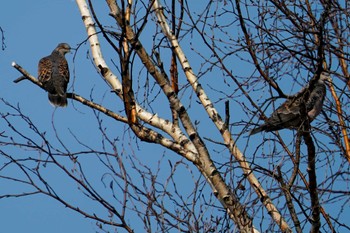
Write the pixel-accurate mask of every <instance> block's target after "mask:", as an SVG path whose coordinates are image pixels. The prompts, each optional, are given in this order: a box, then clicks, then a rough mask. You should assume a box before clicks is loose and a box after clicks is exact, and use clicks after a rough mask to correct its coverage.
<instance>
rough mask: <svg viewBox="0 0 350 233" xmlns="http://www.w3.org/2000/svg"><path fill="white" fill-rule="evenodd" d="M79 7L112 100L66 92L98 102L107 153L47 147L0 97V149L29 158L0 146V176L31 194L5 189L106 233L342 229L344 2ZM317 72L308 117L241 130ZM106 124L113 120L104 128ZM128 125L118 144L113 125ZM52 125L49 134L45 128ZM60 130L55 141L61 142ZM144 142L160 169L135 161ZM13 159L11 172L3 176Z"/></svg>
mask: <svg viewBox="0 0 350 233" xmlns="http://www.w3.org/2000/svg"><path fill="white" fill-rule="evenodd" d="M102 4H104V5H105V7H104V8H103V10H101V8H98V9H99V10H97V5H102ZM76 5H77V7H78V8H79V11H80V14H81V19H82V26H84V27H85V29H86V41H84V42H82V43H81V44H80V45H79V46H78V51H79V47H80V46H81V45H83V44H84V43H87V44H88V47H89V53H90V54H91V61H92V63H91V64H92V65H93V66H94V67H95V68H96V71H97V73H98V74H96V76H98V77H99V78H100V79H99V80H100V82H99V84H98V85H101V86H103V87H104V88H105V89H106V90H109V95H111V96H114V97H115V98H114V99H113V102H109V103H108V104H106V105H104V104H100V103H99V102H98V101H94V99H93V98H91V97H89V96H82V95H80V94H79V93H76V92H71V93H68V98H69V99H70V100H71V102H72V103H74V104H82V105H84V106H85V107H86V108H90V109H92V110H93V111H92V114H91V117H95V118H96V119H97V122H98V132H99V134H101V138H102V145H103V147H102V149H101V150H98V149H96V148H94V146H93V145H86V144H84V142H81V141H80V140H79V138H76V137H74V133H72V135H71V137H72V139H73V140H74V141H75V142H76V144H77V145H79V146H80V147H79V148H82V149H81V150H80V151H76V149H70V148H69V147H68V146H67V145H65V144H64V143H61V145H60V146H55V145H54V143H53V142H51V141H50V140H49V139H48V138H47V137H46V135H45V133H43V131H41V129H39V128H37V127H36V126H35V124H34V123H33V122H32V121H31V118H30V116H27V115H26V114H25V113H23V112H22V111H21V109H20V107H18V106H16V105H13V104H11V103H10V101H8V100H3V101H2V102H3V105H4V106H6V109H9V110H8V111H7V112H2V121H4V122H6V125H7V128H6V129H5V130H4V131H3V132H2V133H1V138H0V140H1V144H2V145H3V146H4V147H5V148H6V147H7V148H8V147H10V148H11V147H18V148H19V149H20V150H23V151H30V153H29V152H28V154H26V155H25V157H24V158H21V159H19V158H18V157H17V155H16V153H13V154H12V153H10V152H7V150H1V154H2V155H3V157H4V159H5V160H6V163H4V165H3V166H2V167H1V170H0V175H1V178H2V179H9V180H11V181H12V182H17V183H18V184H19V185H20V184H22V185H23V186H27V187H30V189H29V191H27V190H26V191H23V192H19V193H8V194H6V195H2V197H21V196H28V195H36V194H41V195H44V196H48V197H51V198H53V199H55V200H57V201H58V203H61V204H63V205H65V206H66V207H68V208H69V209H71V210H72V211H76V212H78V213H80V214H81V215H82V216H84V217H87V218H90V219H92V221H95V222H96V224H97V225H98V226H99V227H100V229H101V231H105V232H110V231H119V230H121V229H123V230H124V231H125V232H138V231H141V229H142V230H145V231H147V232H169V231H174V232H305V231H311V232H319V231H325V232H338V231H344V230H349V229H350V226H349V224H348V223H347V215H348V214H349V209H348V208H347V205H348V202H349V189H348V186H349V182H348V180H349V165H348V164H349V162H350V146H349V139H348V134H347V132H348V117H349V116H348V113H347V112H348V102H349V87H350V84H349V83H350V82H349V74H348V66H347V63H348V59H349V45H350V44H349V41H348V37H349V28H348V27H347V25H348V22H349V19H350V18H349V17H350V16H349V10H348V6H347V3H342V2H331V1H291V2H288V1H278V0H271V1H238V0H236V1H201V3H200V4H199V3H198V2H196V3H194V2H193V1H186V0H172V1H159V0H152V1H138V0H134V1H132V0H125V1H123V0H122V1H115V0H106V1H105V2H103V3H102V2H100V1H99V2H97V1H92V0H76ZM106 54H108V55H106ZM91 64H90V63H89V64H88V65H91ZM13 66H14V68H15V69H17V70H18V71H19V72H20V73H21V74H22V75H23V76H22V77H21V78H20V79H17V82H18V81H22V80H29V81H31V82H32V83H33V84H35V85H37V86H38V88H42V84H41V83H40V82H39V81H38V80H37V79H36V77H35V76H33V74H30V73H28V72H27V71H26V69H25V67H22V66H21V65H20V64H17V63H13ZM321 70H327V71H328V72H329V73H330V74H331V77H332V79H333V81H332V82H330V83H329V85H328V87H327V92H328V94H327V97H326V100H325V104H324V107H323V112H322V114H321V115H320V116H319V117H318V118H317V119H316V120H315V121H314V122H312V123H311V125H310V123H309V122H306V123H305V125H304V127H303V128H302V129H299V130H287V129H285V130H281V131H278V132H269V133H260V134H257V135H254V136H249V130H251V129H253V128H254V127H255V126H256V125H257V124H261V123H263V120H264V119H266V117H267V116H269V114H270V113H272V112H273V111H274V110H275V109H276V108H277V107H278V105H279V103H281V102H283V101H285V99H287V98H292V97H293V94H295V93H297V92H298V91H299V90H300V89H301V88H302V87H303V86H305V84H306V83H308V81H310V80H311V79H312V78H313V77H314V76H315V74H318V73H320V71H321ZM77 78H81V77H77ZM21 84H22V85H23V83H21ZM26 85H30V84H28V83H27V84H26ZM121 106H122V107H121ZM120 108H122V109H123V110H122V111H118V109H120ZM57 111H59V109H58V110H57ZM15 118H16V119H17V118H20V119H21V122H22V124H21V127H25V128H28V129H30V133H29V134H28V133H23V128H21V127H19V126H18V125H16V124H14V123H13V122H14V119H15ZM104 119H111V120H112V121H109V122H113V123H108V124H107V125H105V123H103V120H104ZM123 127H124V129H125V131H123V132H122V133H121V134H120V135H123V136H121V138H122V140H123V141H122V142H121V141H120V139H118V140H117V139H116V137H118V132H116V131H115V130H109V129H112V128H114V129H116V128H119V129H120V128H123ZM52 129H53V130H54V132H56V131H57V130H58V129H56V128H55V127H54V123H53V128H52ZM107 129H108V130H107ZM10 135H15V136H10ZM30 135H35V136H30ZM58 135H59V133H57V134H56V136H57V137H56V139H54V140H55V141H59V142H62V141H61V138H60V137H59V136H58ZM120 135H119V136H120ZM125 135H129V136H128V137H129V139H126V136H125ZM129 144H130V145H131V148H132V149H130V148H129ZM146 145H147V146H148V145H151V146H152V147H157V148H164V151H165V152H164V155H163V157H162V159H160V160H159V161H158V162H157V161H148V162H149V163H153V164H154V166H156V164H158V166H157V169H155V170H154V169H151V168H150V167H149V166H148V165H147V164H146V163H145V162H144V160H145V159H146V160H149V157H150V155H148V154H146V153H144V151H143V149H142V148H143V147H144V146H146ZM62 148H63V149H62ZM121 151H122V152H121ZM126 152H127V153H126ZM84 154H89V155H93V156H94V157H95V158H96V161H98V163H99V166H100V167H102V168H103V169H105V171H104V172H103V175H102V176H101V177H100V181H97V182H96V181H94V180H93V179H92V178H91V173H93V171H90V170H88V169H86V168H85V162H84V159H83V157H84ZM164 160H165V161H167V162H164ZM46 164H50V165H52V166H53V167H54V168H55V169H58V170H59V171H60V173H61V174H62V176H64V177H66V178H68V179H69V180H70V181H71V182H72V183H74V184H76V186H75V187H76V189H77V190H79V194H78V195H81V196H83V197H84V198H86V199H87V200H89V203H90V202H91V203H94V205H96V206H97V208H98V210H97V209H95V210H94V209H91V208H89V207H88V206H85V205H84V204H81V205H79V204H77V203H74V202H71V201H69V199H67V198H65V195H64V194H60V192H57V188H56V185H55V184H53V183H50V182H49V179H48V178H47V177H46V175H45V172H43V168H42V167H43V166H46ZM10 166H15V167H17V169H18V170H19V172H20V173H21V176H20V178H18V177H11V176H7V175H6V174H7V173H6V172H7V169H8V167H10ZM163 173H165V174H166V175H165V176H163V175H161V174H163ZM181 173H186V176H188V177H189V180H190V181H189V180H186V181H184V180H183V176H180V175H181ZM135 174H138V176H137V177H136V176H135ZM182 175H183V174H182ZM101 183H103V184H104V186H105V188H106V189H107V190H108V191H109V195H106V194H105V191H101V189H100V188H99V185H100V184H101ZM184 183H186V185H183V184H184ZM189 183H190V185H189ZM335 207H336V208H335Z"/></svg>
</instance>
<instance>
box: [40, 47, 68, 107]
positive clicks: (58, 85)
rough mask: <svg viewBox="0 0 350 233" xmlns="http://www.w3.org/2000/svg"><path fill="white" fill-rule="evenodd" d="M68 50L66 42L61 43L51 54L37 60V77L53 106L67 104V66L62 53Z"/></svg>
mask: <svg viewBox="0 0 350 233" xmlns="http://www.w3.org/2000/svg"><path fill="white" fill-rule="evenodd" d="M70 50H71V48H70V46H69V45H68V44H67V43H61V44H59V45H57V47H56V48H55V49H54V50H53V51H52V53H51V55H49V56H47V57H44V58H42V59H40V61H39V65H38V79H39V81H40V82H41V83H42V84H43V87H44V89H45V90H46V91H47V92H48V96H49V101H50V103H51V104H52V105H54V106H59V107H65V106H67V95H66V91H67V85H68V82H69V68H68V63H67V60H66V58H65V57H64V55H65V54H66V53H68V52H69V51H70Z"/></svg>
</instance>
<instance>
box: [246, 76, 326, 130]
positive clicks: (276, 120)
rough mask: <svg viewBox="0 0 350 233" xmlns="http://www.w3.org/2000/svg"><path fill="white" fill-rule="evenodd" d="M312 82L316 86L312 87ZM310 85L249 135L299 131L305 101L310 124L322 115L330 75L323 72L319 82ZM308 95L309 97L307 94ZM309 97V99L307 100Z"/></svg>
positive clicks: (288, 100)
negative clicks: (291, 130)
mask: <svg viewBox="0 0 350 233" xmlns="http://www.w3.org/2000/svg"><path fill="white" fill-rule="evenodd" d="M311 81H313V82H314V85H310V83H311ZM311 81H310V82H309V84H308V85H307V86H306V87H304V88H303V89H302V90H301V91H299V92H298V93H297V94H296V95H294V96H293V97H291V98H288V99H287V100H286V101H285V102H284V103H283V104H281V106H279V107H278V108H277V109H276V110H275V111H274V112H273V113H272V114H271V116H270V117H269V118H268V119H267V120H266V121H265V123H264V124H262V125H259V126H258V127H256V128H254V129H253V130H251V131H250V133H249V135H254V134H256V133H259V132H262V131H265V132H271V131H277V130H280V129H285V128H289V129H298V128H299V127H300V126H301V125H302V124H303V120H304V119H305V118H303V117H302V113H301V112H302V103H303V102H304V101H305V110H306V113H307V116H308V119H309V122H311V121H313V120H314V119H315V118H316V117H317V115H318V114H320V112H321V110H322V106H323V101H324V99H325V96H326V85H325V82H326V81H330V75H329V73H328V72H326V71H322V72H321V74H320V77H319V79H318V80H317V81H315V80H311ZM306 93H308V96H306V95H305V94H306ZM306 97H307V99H305V98H306Z"/></svg>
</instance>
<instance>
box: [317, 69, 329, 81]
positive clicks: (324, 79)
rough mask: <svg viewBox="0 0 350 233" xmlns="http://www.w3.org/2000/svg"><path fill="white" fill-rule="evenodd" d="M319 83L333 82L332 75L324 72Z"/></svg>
mask: <svg viewBox="0 0 350 233" xmlns="http://www.w3.org/2000/svg"><path fill="white" fill-rule="evenodd" d="M319 81H321V82H325V81H326V82H330V81H332V79H331V76H330V74H329V73H328V72H326V71H322V73H321V75H320V79H319Z"/></svg>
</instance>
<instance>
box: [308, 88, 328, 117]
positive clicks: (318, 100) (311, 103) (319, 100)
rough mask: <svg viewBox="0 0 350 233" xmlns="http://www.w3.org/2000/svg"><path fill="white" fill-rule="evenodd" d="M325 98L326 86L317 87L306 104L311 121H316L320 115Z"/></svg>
mask: <svg viewBox="0 0 350 233" xmlns="http://www.w3.org/2000/svg"><path fill="white" fill-rule="evenodd" d="M325 96H326V86H325V85H324V84H319V85H317V86H315V88H314V90H313V91H312V92H311V94H310V97H309V99H308V101H307V102H306V109H307V112H308V116H309V118H310V119H311V120H313V119H315V118H316V116H317V115H318V114H320V112H321V110H322V106H323V101H324V98H325Z"/></svg>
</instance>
